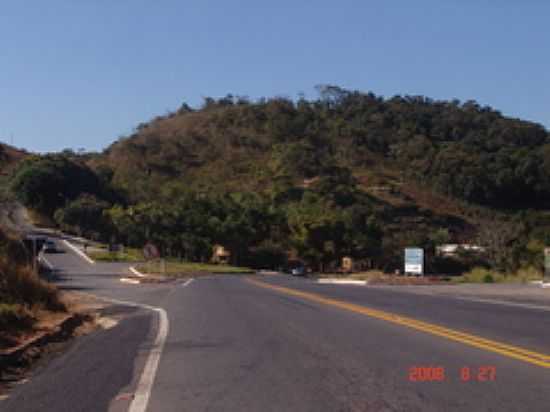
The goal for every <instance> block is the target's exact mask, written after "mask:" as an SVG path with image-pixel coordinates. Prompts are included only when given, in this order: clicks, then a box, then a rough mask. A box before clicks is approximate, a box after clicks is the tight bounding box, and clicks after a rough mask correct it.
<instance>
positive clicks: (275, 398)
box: [0, 251, 550, 412]
mask: <svg viewBox="0 0 550 412" xmlns="http://www.w3.org/2000/svg"><path fill="white" fill-rule="evenodd" d="M49 259H50V261H51V263H53V264H54V266H56V267H57V268H59V269H61V271H60V272H59V273H58V276H59V279H58V280H59V285H60V287H63V288H66V289H73V290H79V291H84V292H88V293H93V294H95V295H97V296H100V297H105V298H109V299H118V300H125V301H131V302H139V303H142V304H146V305H150V306H154V307H159V308H162V309H164V310H165V311H166V313H167V314H168V320H169V330H168V333H167V336H166V341H165V343H164V345H162V346H161V347H159V345H155V344H154V341H155V339H157V338H158V336H159V335H158V331H159V326H160V323H159V315H158V313H157V312H154V311H152V310H149V309H145V308H140V307H132V306H126V305H122V304H113V305H112V306H110V307H109V308H108V309H107V311H106V312H105V313H104V315H105V316H108V317H111V318H113V319H118V320H119V323H118V324H117V325H116V326H114V327H112V328H110V329H107V330H102V331H99V332H96V333H93V334H91V335H89V336H85V337H81V338H78V339H76V340H75V342H74V343H73V344H72V345H71V347H70V348H69V350H68V351H66V352H65V353H64V354H62V355H59V356H57V357H55V358H54V359H53V360H52V361H51V362H49V363H48V364H47V365H45V366H44V367H41V368H40V369H39V370H37V371H36V373H35V374H34V376H33V378H32V379H31V380H30V381H29V382H28V383H26V384H24V385H21V386H19V387H17V389H16V390H15V391H14V392H13V393H12V395H11V396H10V398H9V399H8V400H6V401H3V402H0V410H2V411H4V410H5V411H71V412H75V411H104V410H112V411H126V410H128V408H129V407H130V406H131V405H132V407H133V408H136V409H134V410H139V408H137V407H139V406H140V405H137V407H136V404H135V403H134V404H131V401H132V396H133V394H138V395H139V396H142V395H143V391H142V390H141V389H142V388H143V387H144V386H140V384H142V383H143V382H144V381H145V382H146V381H147V379H146V378H147V375H148V374H149V375H150V372H151V369H150V368H149V367H148V366H147V365H148V363H150V359H151V356H153V358H154V357H155V354H157V355H158V354H159V352H160V349H162V354H161V356H160V360H159V363H158V365H157V366H158V368H156V369H155V370H156V374H154V381H153V382H152V386H151V390H150V391H147V393H146V395H147V396H146V397H147V409H146V410H147V411H260V412H264V411H297V412H306V411H315V412H319V411H329V412H333V411H407V412H408V411H469V412H470V411H548V409H549V407H550V368H549V367H547V366H550V363H549V361H550V357H549V358H543V357H540V354H541V353H542V354H544V353H546V354H550V320H549V318H550V311H549V310H548V309H545V308H543V307H541V308H533V307H527V306H526V307H522V306H517V303H516V306H507V305H502V304H498V305H495V304H488V303H483V302H471V301H467V300H459V299H453V298H452V297H450V296H437V295H421V294H412V293H408V292H402V291H400V290H393V289H391V290H390V289H385V288H377V287H357V286H341V285H340V286H337V285H319V284H315V283H313V282H311V281H309V280H306V279H293V278H289V277H285V276H257V277H254V279H252V281H251V279H250V278H252V277H244V276H216V277H214V276H213V277H205V278H200V279H195V280H194V281H193V282H191V283H184V282H183V281H179V282H175V283H171V284H169V285H167V284H164V285H145V286H144V285H128V284H123V283H121V282H119V280H118V279H119V277H120V274H121V273H125V272H126V271H127V267H126V266H125V265H120V264H119V265H117V264H112V265H111V264H99V263H98V264H96V265H90V264H88V263H87V262H85V261H83V260H82V259H81V258H80V257H78V256H77V255H76V254H74V253H72V252H70V251H68V253H64V254H57V255H50V256H49ZM257 280H259V281H260V283H258V282H257ZM362 308H366V309H362ZM388 313H391V314H393V315H398V316H392V315H388ZM420 322H423V323H420ZM426 325H428V326H426ZM436 325H439V326H444V327H445V328H446V329H444V330H442V329H438V328H437V326H436ZM422 328H423V329H422ZM453 331H462V332H468V335H467V337H464V336H463V335H457V334H456V333H455V332H453ZM480 338H486V339H490V340H491V342H489V343H487V342H486V341H482V340H480ZM157 343H158V342H157ZM503 343H506V344H509V345H513V348H509V347H505V348H504V349H503V347H502V346H501V345H502V344H503ZM506 348H507V349H506ZM518 348H519V349H518ZM521 348H524V349H529V350H530V351H531V352H533V353H534V354H524V351H522V349H521ZM151 354H153V355H151ZM535 354H537V355H535ZM149 366H150V365H149ZM416 366H425V367H441V368H444V371H445V380H444V381H441V382H439V381H431V382H426V381H424V382H422V381H420V382H419V381H416V382H415V381H411V379H410V371H411V368H414V367H416ZM465 367H469V368H471V369H470V371H471V372H472V374H471V378H470V380H469V381H467V382H463V381H462V380H461V376H460V371H461V369H463V368H465ZM480 367H488V368H486V369H483V371H484V373H485V372H487V374H486V376H485V377H487V378H492V376H490V375H491V373H492V372H493V371H496V375H495V376H494V380H488V381H479V380H478V379H477V378H478V377H479V378H482V377H483V376H478V373H477V372H478V371H479V369H478V368H480ZM493 368H494V369H493ZM144 371H145V375H144ZM144 376H145V379H144ZM145 387H146V386H145ZM140 388H141V389H140ZM141 406H144V405H143V404H142V405H141Z"/></svg>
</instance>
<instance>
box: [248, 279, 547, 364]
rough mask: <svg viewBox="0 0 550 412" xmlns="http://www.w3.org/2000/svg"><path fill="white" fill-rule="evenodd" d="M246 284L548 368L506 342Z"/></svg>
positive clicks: (292, 291)
mask: <svg viewBox="0 0 550 412" xmlns="http://www.w3.org/2000/svg"><path fill="white" fill-rule="evenodd" d="M247 281H248V282H250V283H252V284H254V285H256V286H259V287H262V288H266V289H271V290H274V291H277V292H280V293H284V294H286V295H290V296H296V297H298V298H302V299H306V300H309V301H312V302H316V303H321V304H324V305H329V306H332V307H336V308H339V309H344V310H347V311H350V312H354V313H359V314H362V315H366V316H369V317H371V318H376V319H380V320H385V321H387V322H391V323H394V324H397V325H401V326H406V327H408V328H411V329H416V330H419V331H422V332H426V333H430V334H432V335H436V336H440V337H443V338H446V339H449V340H453V341H456V342H461V343H464V344H466V345H469V346H474V347H476V348H479V349H483V350H486V351H489V352H494V353H498V354H500V355H504V356H507V357H509V358H514V359H518V360H521V361H524V362H527V363H531V364H533V365H537V366H541V367H543V368H550V356H549V355H545V354H543V353H538V352H534V351H531V350H528V349H525V348H521V347H518V346H512V345H508V344H506V343H501V342H497V341H494V340H490V339H485V338H482V337H480V336H476V335H471V334H469V333H464V332H460V331H457V330H454V329H449V328H445V327H443V326H439V325H435V324H433V323H428V322H423V321H419V320H416V319H413V318H409V317H406V316H401V315H396V314H393V313H390V312H385V311H381V310H377V309H372V308H369V307H366V306H362V305H356V304H354V303H349V302H345V301H342V300H337V299H331V298H327V297H325V296H321V295H318V294H316V293H311V292H303V291H300V290H296V289H290V288H287V287H284V286H276V285H272V284H269V283H266V282H262V281H259V280H255V279H251V278H248V279H247Z"/></svg>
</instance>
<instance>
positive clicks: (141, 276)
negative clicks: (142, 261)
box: [130, 266, 145, 278]
mask: <svg viewBox="0 0 550 412" xmlns="http://www.w3.org/2000/svg"><path fill="white" fill-rule="evenodd" d="M130 272H132V273H133V274H134V275H136V276H138V277H140V278H144V277H145V275H144V274H143V273H141V272H140V271H139V270H137V269H136V268H135V267H133V266H130Z"/></svg>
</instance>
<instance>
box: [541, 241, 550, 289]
mask: <svg viewBox="0 0 550 412" xmlns="http://www.w3.org/2000/svg"><path fill="white" fill-rule="evenodd" d="M543 280H544V281H545V282H550V247H545V248H544V276H543Z"/></svg>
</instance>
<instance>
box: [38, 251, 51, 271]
mask: <svg viewBox="0 0 550 412" xmlns="http://www.w3.org/2000/svg"><path fill="white" fill-rule="evenodd" d="M38 260H39V261H41V262H42V263H44V264H45V265H46V266H47V267H48V269H49V270H53V265H52V264H51V263H50V262H49V261H48V259H46V258H45V257H44V255H43V254H42V253H40V255H39V256H38Z"/></svg>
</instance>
